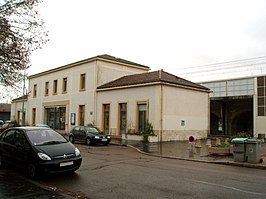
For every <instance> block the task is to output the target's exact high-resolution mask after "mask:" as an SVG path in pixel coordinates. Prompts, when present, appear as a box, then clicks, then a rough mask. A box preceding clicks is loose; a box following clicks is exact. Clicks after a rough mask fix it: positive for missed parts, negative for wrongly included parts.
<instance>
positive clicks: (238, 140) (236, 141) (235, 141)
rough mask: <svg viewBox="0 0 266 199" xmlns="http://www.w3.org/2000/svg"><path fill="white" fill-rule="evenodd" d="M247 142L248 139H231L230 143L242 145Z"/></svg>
mask: <svg viewBox="0 0 266 199" xmlns="http://www.w3.org/2000/svg"><path fill="white" fill-rule="evenodd" d="M247 141H248V138H234V139H232V143H244V142H247Z"/></svg>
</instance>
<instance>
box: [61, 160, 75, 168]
mask: <svg viewBox="0 0 266 199" xmlns="http://www.w3.org/2000/svg"><path fill="white" fill-rule="evenodd" d="M72 164H74V162H73V161H71V162H61V163H60V167H64V166H69V165H72Z"/></svg>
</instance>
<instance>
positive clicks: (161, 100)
mask: <svg viewBox="0 0 266 199" xmlns="http://www.w3.org/2000/svg"><path fill="white" fill-rule="evenodd" d="M159 78H160V80H161V78H162V70H160V71H159ZM160 104H161V110H160V111H161V113H160V117H161V118H160V132H159V141H160V142H162V140H163V139H162V136H163V135H162V134H163V85H162V84H160Z"/></svg>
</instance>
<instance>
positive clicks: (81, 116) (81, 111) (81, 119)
mask: <svg viewBox="0 0 266 199" xmlns="http://www.w3.org/2000/svg"><path fill="white" fill-rule="evenodd" d="M84 121H85V105H80V106H79V125H80V126H84Z"/></svg>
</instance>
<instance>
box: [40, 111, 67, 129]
mask: <svg viewBox="0 0 266 199" xmlns="http://www.w3.org/2000/svg"><path fill="white" fill-rule="evenodd" d="M45 110H46V115H47V125H49V126H50V127H51V128H53V129H55V130H65V122H66V107H53V108H46V109H45Z"/></svg>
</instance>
